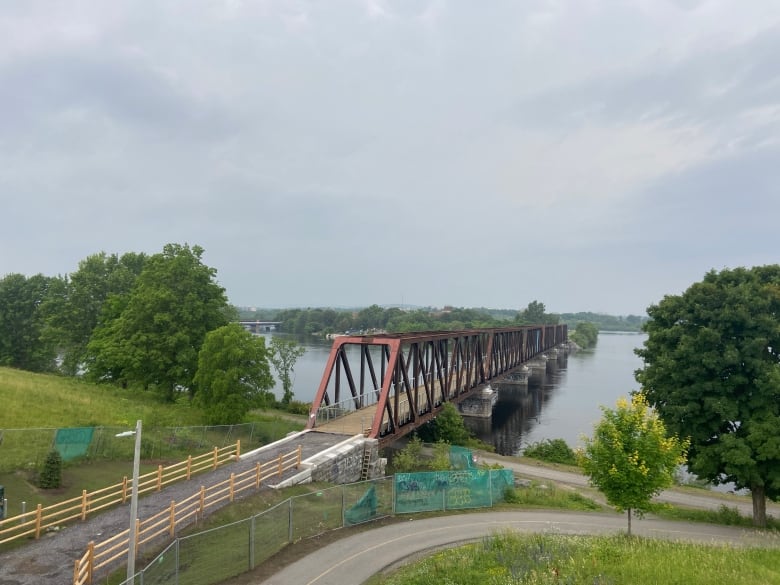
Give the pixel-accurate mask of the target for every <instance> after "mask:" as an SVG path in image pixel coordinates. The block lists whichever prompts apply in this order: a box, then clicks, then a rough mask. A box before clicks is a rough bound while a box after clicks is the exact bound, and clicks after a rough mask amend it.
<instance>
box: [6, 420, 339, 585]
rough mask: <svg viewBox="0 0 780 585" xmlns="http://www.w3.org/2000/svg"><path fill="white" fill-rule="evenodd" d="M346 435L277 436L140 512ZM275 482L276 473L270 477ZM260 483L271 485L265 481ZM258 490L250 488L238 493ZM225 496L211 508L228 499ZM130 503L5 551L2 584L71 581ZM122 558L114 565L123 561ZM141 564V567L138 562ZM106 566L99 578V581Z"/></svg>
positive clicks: (117, 527) (155, 498)
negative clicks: (82, 559)
mask: <svg viewBox="0 0 780 585" xmlns="http://www.w3.org/2000/svg"><path fill="white" fill-rule="evenodd" d="M346 438H347V437H345V436H344V435H334V434H331V433H304V434H301V435H298V436H294V437H291V438H290V439H289V441H286V442H278V443H273V444H271V445H268V446H267V447H264V448H263V450H262V451H261V452H257V453H247V454H245V455H244V456H242V458H241V461H238V462H235V463H229V464H227V465H223V466H222V467H220V468H218V469H216V470H215V471H212V472H209V473H203V474H200V475H197V476H195V477H194V478H192V479H190V480H189V481H182V482H178V483H174V484H171V485H170V486H168V487H166V488H165V489H163V490H162V491H160V492H157V493H153V494H150V495H148V496H142V497H141V498H140V499H139V502H138V517H139V518H141V519H143V518H148V517H150V516H153V515H154V514H156V513H158V512H159V511H160V510H162V509H164V508H167V507H168V506H169V505H170V503H171V500H176V501H177V502H179V501H182V500H184V499H185V498H188V497H190V496H191V495H192V494H194V493H196V492H197V491H198V490H199V489H200V486H201V485H205V486H210V485H215V484H217V483H220V482H222V481H225V480H226V479H228V478H229V477H230V474H231V473H240V472H242V471H245V470H247V469H251V468H253V467H254V466H255V464H256V463H257V462H261V463H263V462H266V461H272V460H274V459H276V458H277V457H278V456H279V454H280V453H288V452H290V451H292V450H293V449H295V448H296V447H297V446H298V445H301V447H302V457H303V459H306V458H308V457H311V456H312V455H314V454H316V453H319V452H320V451H322V450H323V449H325V448H326V447H329V446H332V445H335V444H336V443H338V442H340V441H343V440H344V439H346ZM295 473H297V470H295V469H292V470H288V471H286V472H285V474H284V475H283V476H282V477H283V479H286V478H287V477H289V476H291V475H293V474H295ZM271 481H273V482H274V483H275V482H276V481H277V480H276V479H274V480H271ZM261 489H271V488H268V487H264V488H261ZM253 493H256V492H255V491H254V490H246V491H245V492H242V493H241V494H239V495H238V496H237V497H239V498H240V497H244V496H248V495H250V494H253ZM227 503H228V502H223V503H221V504H219V505H217V506H214V507H213V508H210V509H209V510H208V512H209V513H210V512H213V511H215V510H216V509H218V508H220V507H222V506H224V505H227ZM129 509H130V508H129V503H128V504H124V505H121V506H118V507H116V508H113V509H111V510H109V511H107V512H105V513H103V514H99V515H97V516H93V517H92V518H89V519H87V521H86V522H77V523H75V524H69V525H68V526H66V527H64V528H63V529H62V530H61V531H58V532H54V533H48V534H46V535H44V536H43V537H41V539H40V540H37V541H33V542H31V543H30V544H28V545H25V546H24V547H23V548H18V549H14V550H11V551H7V552H4V553H2V554H0V585H68V584H69V583H72V582H73V563H74V561H75V560H76V559H78V558H80V557H81V556H83V555H84V553H85V552H86V550H87V544H88V543H89V542H90V541H95V542H100V541H102V540H105V539H107V538H110V537H111V536H114V535H115V534H118V533H120V532H122V531H123V530H126V529H127V526H128V524H129V520H130V512H129ZM124 560H125V559H120V560H119V561H117V562H116V563H115V564H114V565H113V566H112V567H109V569H111V568H118V567H119V566H121V565H123V564H124ZM139 568H140V567H139ZM103 573H105V571H103V572H101V574H100V575H97V576H96V578H95V583H99V582H100V579H99V577H100V576H101V575H102V574H103Z"/></svg>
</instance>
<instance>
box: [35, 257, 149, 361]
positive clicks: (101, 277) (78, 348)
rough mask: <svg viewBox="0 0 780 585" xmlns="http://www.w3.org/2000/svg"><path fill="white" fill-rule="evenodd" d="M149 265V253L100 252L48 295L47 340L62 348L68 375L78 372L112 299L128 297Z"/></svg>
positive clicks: (44, 310) (44, 306)
mask: <svg viewBox="0 0 780 585" xmlns="http://www.w3.org/2000/svg"><path fill="white" fill-rule="evenodd" d="M145 262H146V255H145V254H134V253H128V254H124V255H122V256H121V257H119V256H118V255H117V254H112V255H110V256H109V255H107V254H106V253H105V252H100V253H99V254H93V255H92V256H89V257H87V258H86V259H84V260H82V261H81V262H79V267H78V270H77V271H76V272H74V273H72V274H70V275H69V276H68V277H66V278H63V279H58V281H59V282H58V285H59V286H57V287H56V290H54V291H53V292H52V293H51V294H49V295H48V297H47V299H46V301H45V302H44V303H43V304H42V306H41V311H42V313H43V315H44V317H45V320H46V329H45V335H46V338H47V339H48V340H50V341H51V342H52V343H54V344H55V345H56V346H57V347H58V348H59V351H60V355H61V357H62V364H61V366H60V369H61V370H62V371H63V372H64V373H66V374H69V375H75V374H76V373H77V372H78V370H79V368H80V367H81V365H82V364H83V363H84V361H85V359H86V353H87V343H88V342H89V339H90V337H91V336H92V333H93V331H94V330H95V327H97V325H98V322H99V320H100V317H101V315H102V314H103V308H104V306H105V304H106V302H107V301H108V299H109V297H112V296H117V297H121V296H126V295H128V294H129V293H130V290H131V289H132V287H133V285H134V284H135V280H136V278H137V277H138V275H139V274H140V273H141V270H142V269H143V267H144V264H145ZM105 316H108V313H106V315H105Z"/></svg>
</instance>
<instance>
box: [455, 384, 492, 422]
mask: <svg viewBox="0 0 780 585" xmlns="http://www.w3.org/2000/svg"><path fill="white" fill-rule="evenodd" d="M497 400H498V392H496V391H495V390H493V389H492V388H491V387H490V386H487V387H485V388H483V389H482V390H481V391H480V392H479V393H478V394H476V395H474V396H469V397H468V398H466V399H465V400H463V401H461V402H460V403H459V404H458V410H460V413H461V414H462V415H463V416H473V417H476V418H490V417H491V416H493V407H494V406H495V405H496V401H497Z"/></svg>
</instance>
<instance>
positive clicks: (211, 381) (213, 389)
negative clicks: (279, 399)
mask: <svg viewBox="0 0 780 585" xmlns="http://www.w3.org/2000/svg"><path fill="white" fill-rule="evenodd" d="M193 382H194V384H195V385H196V387H197V394H196V396H195V400H196V402H197V404H198V405H200V406H202V407H203V410H204V412H205V418H206V423H207V424H211V425H221V424H234V423H239V422H241V421H242V420H243V419H244V416H245V415H246V413H247V412H249V410H250V409H252V408H255V407H261V406H269V405H271V404H272V403H273V394H272V393H271V392H270V390H271V388H273V385H274V380H273V378H272V377H271V369H270V367H269V365H268V357H267V352H266V348H265V339H264V338H262V337H257V336H254V335H252V334H251V333H249V332H248V331H246V330H245V329H244V328H243V327H241V326H240V325H238V324H237V323H230V324H229V325H225V326H223V327H219V328H218V329H215V330H214V331H209V332H208V333H207V334H206V339H205V340H204V342H203V346H202V347H201V349H200V353H199V354H198V371H197V373H196V374H195V378H194V380H193Z"/></svg>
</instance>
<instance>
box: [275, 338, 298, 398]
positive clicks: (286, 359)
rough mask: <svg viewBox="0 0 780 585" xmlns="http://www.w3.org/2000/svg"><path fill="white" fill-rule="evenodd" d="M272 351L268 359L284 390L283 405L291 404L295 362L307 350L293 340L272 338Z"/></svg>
mask: <svg viewBox="0 0 780 585" xmlns="http://www.w3.org/2000/svg"><path fill="white" fill-rule="evenodd" d="M270 350H271V351H270V353H269V356H268V359H270V360H271V363H272V364H273V366H274V369H275V370H276V374H277V375H278V376H279V379H280V380H281V381H282V388H283V389H284V394H283V396H282V404H290V402H292V399H293V379H292V374H293V372H294V371H295V362H297V361H298V358H299V357H301V356H302V355H303V354H304V353H306V348H304V347H301V346H300V345H298V343H297V342H296V341H295V340H293V339H288V338H286V337H272V338H271V347H270Z"/></svg>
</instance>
